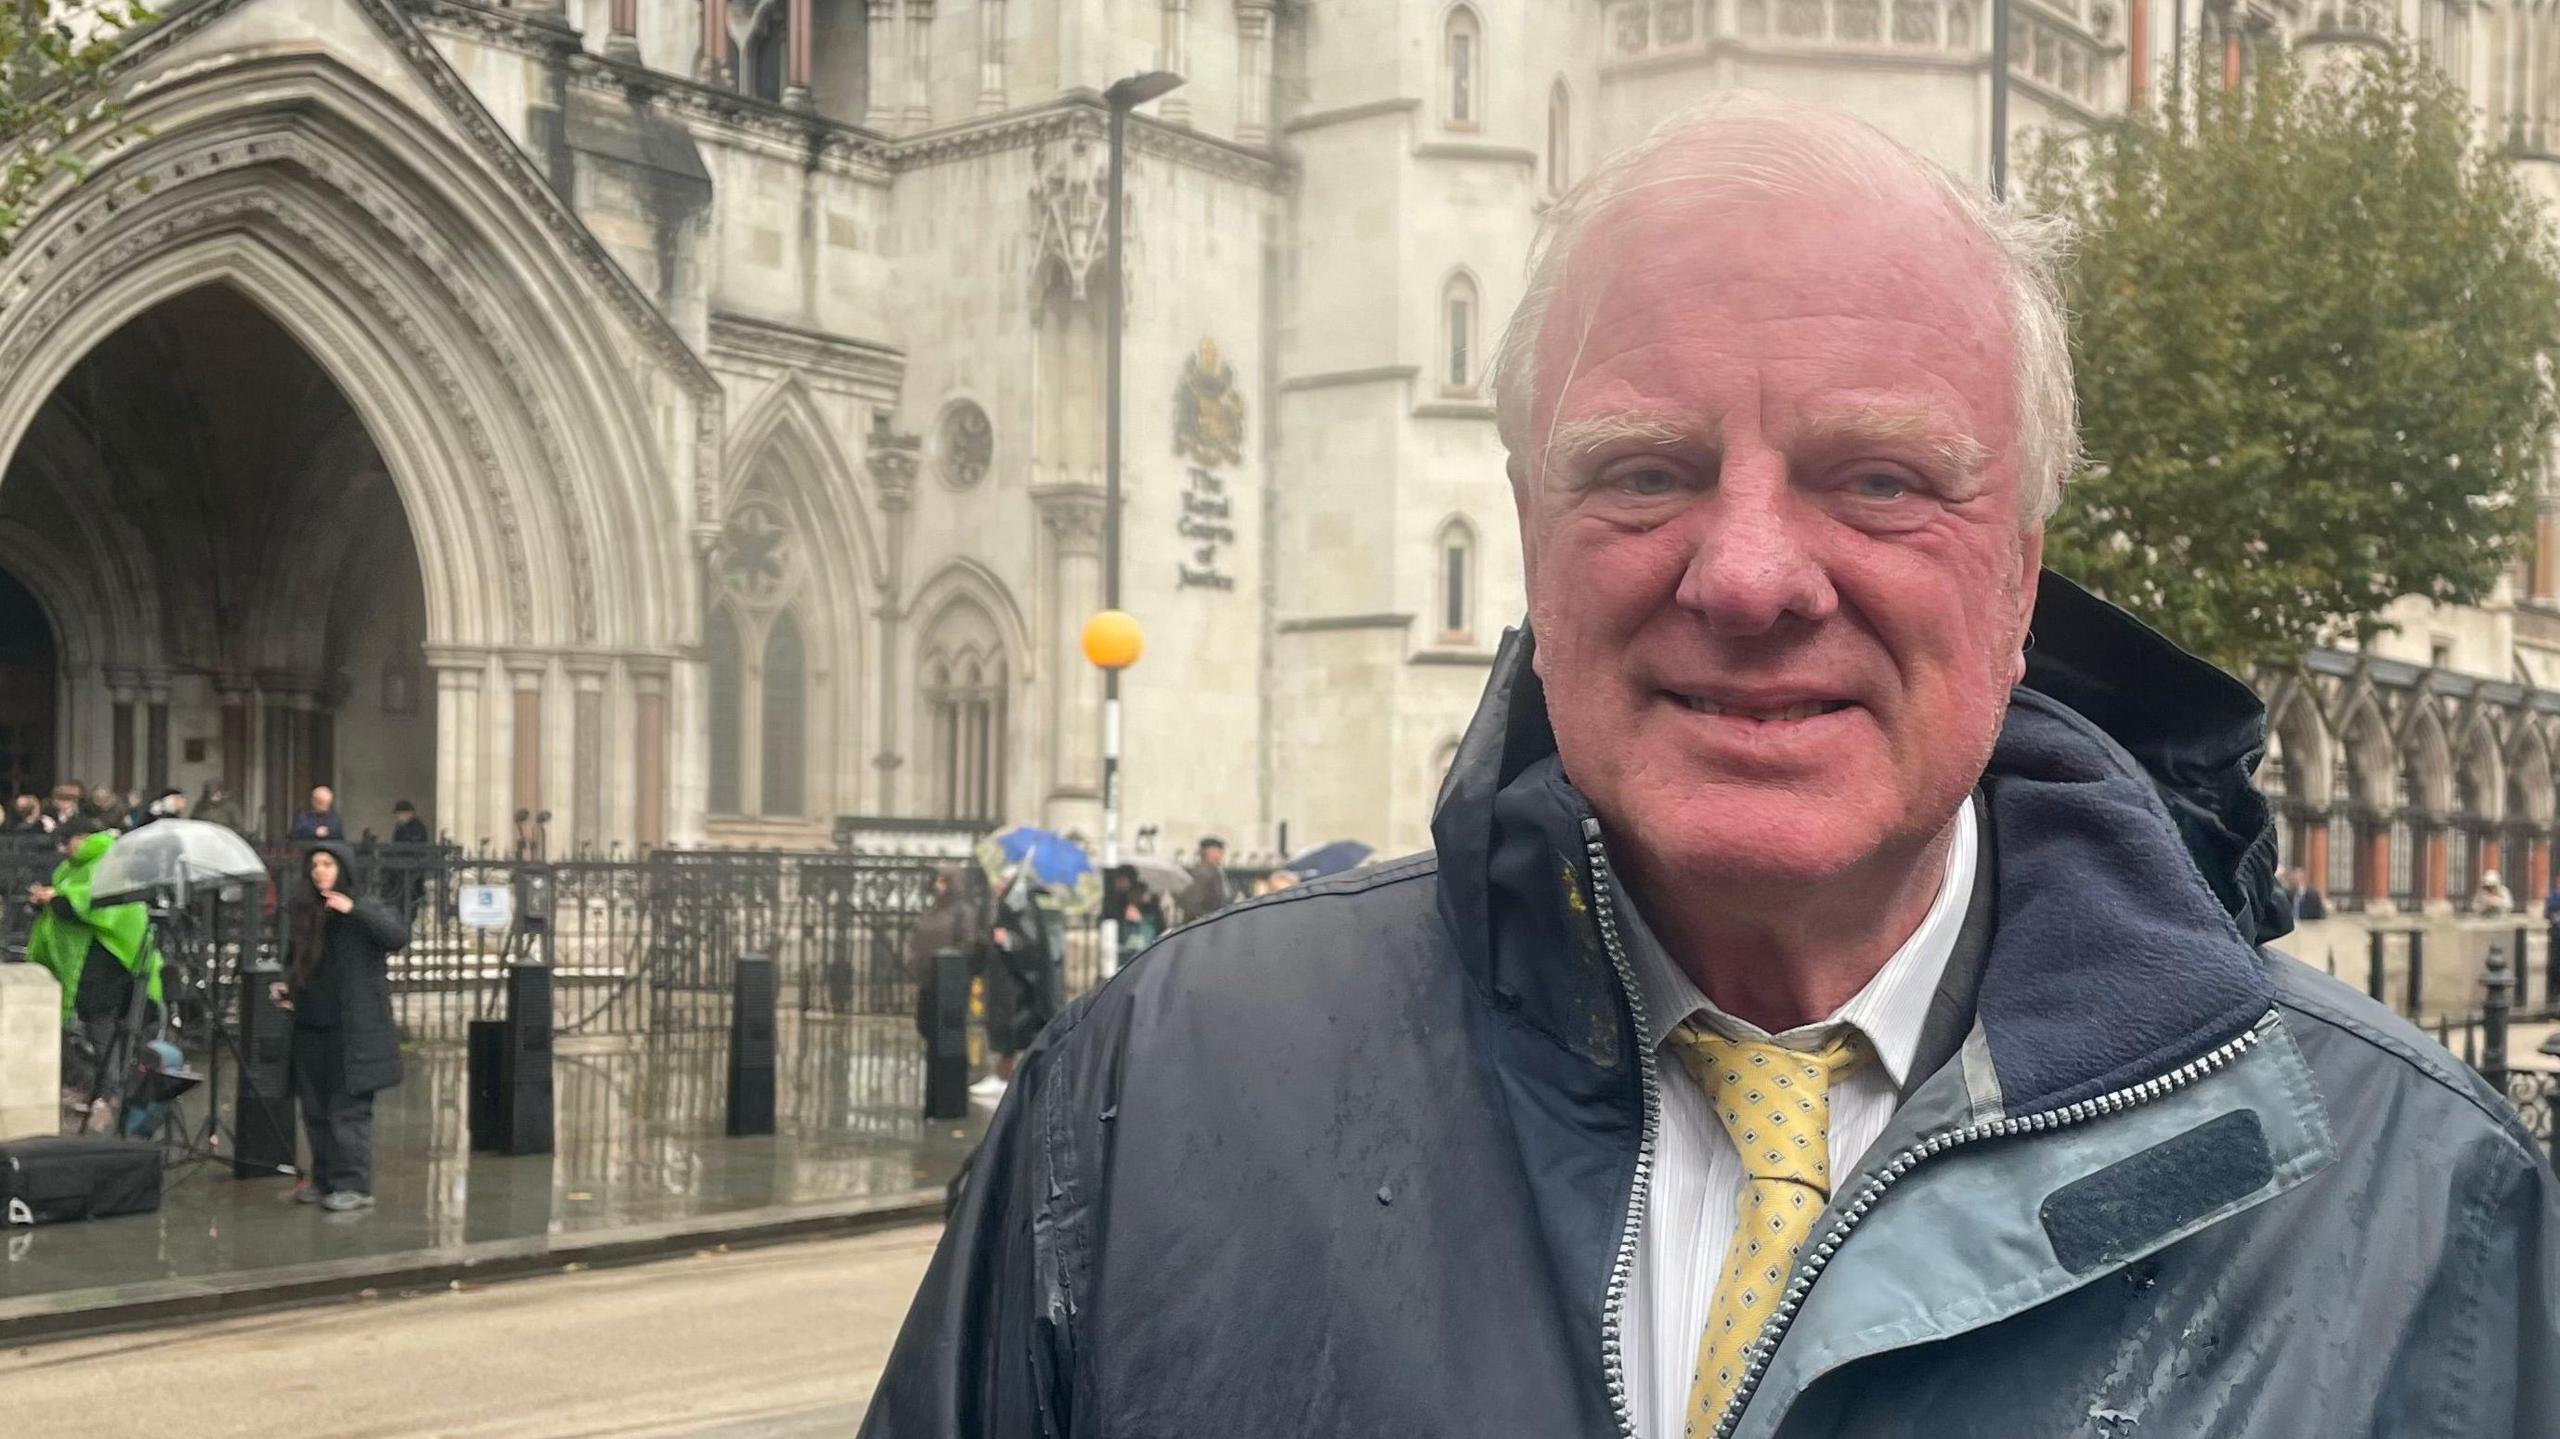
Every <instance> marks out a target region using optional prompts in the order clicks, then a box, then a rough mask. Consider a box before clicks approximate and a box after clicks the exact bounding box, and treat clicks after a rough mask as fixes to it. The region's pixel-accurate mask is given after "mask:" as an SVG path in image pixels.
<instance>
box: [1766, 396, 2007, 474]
mask: <svg viewBox="0 0 2560 1439" xmlns="http://www.w3.org/2000/svg"><path fill="white" fill-rule="evenodd" d="M1795 439H1796V443H1797V444H1803V443H1805V442H1807V441H1817V442H1827V443H1830V444H1856V443H1859V442H1861V441H1864V442H1867V443H1871V444H1894V445H1905V446H1913V447H1917V448H1918V449H1920V450H1921V451H1923V452H1924V453H1926V454H1927V456H1928V457H1929V459H1930V460H1931V461H1933V462H1934V463H1935V464H1936V465H1937V467H1938V468H1939V469H1941V470H1943V471H1945V472H1946V473H1947V474H1948V475H1950V476H1953V477H1956V478H1958V479H1964V480H1978V479H1980V478H1981V477H1982V471H1983V469H1984V467H1985V466H1987V465H1989V464H1990V463H1991V450H1990V448H1989V447H1988V446H1986V445H1984V444H1983V443H1982V442H1981V441H1980V440H1977V439H1975V438H1974V437H1973V436H1971V435H1968V434H1966V433H1964V432H1963V431H1961V430H1958V429H1954V428H1951V427H1950V426H1948V425H1946V424H1945V423H1943V422H1942V421H1940V420H1939V419H1938V418H1937V417H1936V416H1933V415H1931V414H1930V413H1929V412H1928V411H1926V410H1914V409H1905V408H1902V407H1899V406H1894V405H1844V406H1840V407H1837V408H1832V409H1825V410H1818V411H1815V412H1813V413H1810V414H1808V415H1806V416H1805V417H1804V418H1803V419H1802V420H1801V421H1799V422H1798V423H1797V425H1796V436H1795Z"/></svg>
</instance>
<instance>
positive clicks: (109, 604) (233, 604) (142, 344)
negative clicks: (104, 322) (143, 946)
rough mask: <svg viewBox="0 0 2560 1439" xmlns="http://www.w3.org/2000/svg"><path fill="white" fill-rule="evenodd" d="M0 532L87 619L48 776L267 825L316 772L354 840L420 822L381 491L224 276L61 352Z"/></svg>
mask: <svg viewBox="0 0 2560 1439" xmlns="http://www.w3.org/2000/svg"><path fill="white" fill-rule="evenodd" d="M0 534H5V535H8V536H11V537H12V538H13V539H14V540H15V542H16V544H18V545H21V546H25V547H27V548H28V549H30V550H31V551H32V552H33V555H34V556H35V557H37V558H38V559H39V560H40V562H41V565H42V568H43V570H44V572H45V574H46V576H47V577H48V582H49V583H50V584H52V585H53V586H55V587H57V588H64V589H67V590H69V591H70V592H69V593H66V594H63V595H61V596H58V597H55V604H54V605H53V608H54V609H55V610H56V612H58V613H71V614H76V615H81V616H86V617H89V619H90V621H91V624H92V627H93V629H94V631H95V633H94V635H93V643H91V644H90V645H88V646H85V647H84V649H85V653H83V654H82V655H81V656H80V657H79V661H78V663H77V664H76V665H72V664H65V665H62V666H61V667H60V668H61V672H60V675H59V678H60V683H61V684H62V685H63V686H64V687H65V688H66V689H68V690H69V691H70V692H71V694H72V695H73V696H74V703H73V704H72V705H71V706H70V712H71V714H72V716H73V718H72V719H71V721H70V723H69V724H68V726H67V727H66V728H67V730H68V732H67V733H64V734H61V735H59V736H55V737H54V738H55V743H54V745H53V754H52V762H53V763H54V764H55V766H56V767H57V768H59V769H60V770H61V773H60V774H59V775H55V776H48V777H47V781H48V782H49V780H50V779H52V778H74V777H85V778H86V779H88V780H89V781H90V782H93V783H94V782H96V781H98V780H100V779H104V780H106V781H107V782H109V783H111V784H113V785H115V786H116V787H118V788H120V789H124V790H127V791H128V792H132V791H142V792H146V793H156V792H157V791H158V790H159V789H160V788H162V787H164V786H175V787H178V788H182V789H185V790H187V791H188V792H189V793H191V794H192V793H195V792H197V791H198V790H199V789H200V788H201V787H202V786H203V784H204V783H205V782H206V781H208V780H217V779H218V780H221V781H222V782H223V783H224V784H225V785H226V786H227V787H228V788H230V789H231V790H232V792H233V793H234V794H236V795H237V796H239V798H240V799H241V801H242V804H243V806H244V808H245V809H246V810H247V812H248V814H249V816H250V819H251V822H252V824H253V825H254V826H255V827H257V828H259V829H262V830H264V831H266V832H267V833H270V834H274V833H277V832H279V831H280V830H281V829H282V827H283V825H284V823H285V822H286V820H287V819H288V818H289V817H290V816H291V815H292V813H293V812H294V811H295V810H296V809H297V808H299V807H300V805H301V803H302V797H303V794H304V792H305V791H306V790H307V789H308V788H309V787H310V786H311V785H312V784H314V783H320V782H327V783H330V784H332V785H335V786H336V787H337V788H338V790H339V791H340V793H341V796H342V798H341V805H342V807H343V808H344V809H345V811H346V812H347V816H348V824H349V829H350V832H352V833H356V834H362V833H363V832H364V831H365V830H367V829H368V828H370V829H373V830H376V831H379V832H383V833H388V831H389V829H390V826H391V819H390V813H391V807H392V804H393V803H394V801H396V800H399V799H414V800H416V801H417V802H418V803H419V804H420V805H421V806H422V807H427V808H428V809H429V810H430V819H431V820H432V819H433V814H432V806H433V800H434V796H435V793H436V733H435V726H436V716H435V706H434V705H433V703H432V698H431V697H429V700H428V702H425V703H422V702H421V690H422V688H423V686H422V676H423V674H424V669H425V656H424V639H425V633H426V598H425V590H424V585H423V582H422V578H421V574H420V568H419V563H418V555H417V551H416V547H415V545H414V544H413V542H412V540H411V537H410V533H409V526H408V523H407V520H406V518H405V516H404V514H403V511H402V508H401V501H400V497H399V494H398V492H397V491H396V490H395V488H394V486H393V484H392V480H391V476H390V474H389V472H388V470H387V468H386V467H385V465H384V463H383V459H382V456H381V454H380V453H379V452H378V451H377V449H376V447H375V445H374V442H373V439H372V437H371V436H370V435H369V434H368V433H367V431H366V428H365V425H364V423H363V421H362V420H361V419H360V418H359V417H358V416H357V414H356V411H355V409H354V407H353V406H352V405H351V404H350V403H349V401H348V398H347V396H346V395H345V394H344V393H343V392H342V391H341V390H340V389H339V388H338V385H337V384H336V382H335V381H334V380H332V379H331V378H330V376H329V374H328V372H327V371H326V370H325V369H323V368H322V366H321V365H320V364H319V363H318V362H317V361H316V360H314V359H313V358H312V356H311V355H310V353H309V352H308V351H306V350H305V349H304V348H303V347H302V345H301V344H300V343H298V342H297V341H296V340H295V339H294V338H293V336H292V335H290V334H289V333H287V332H286V331H285V329H284V328H283V327H282V326H281V325H279V324H278V323H277V322H276V321H275V320H274V318H273V317H271V316H270V315H269V314H268V313H267V312H266V311H265V310H264V309H262V308H261V307H260V306H259V305H258V304H257V303H256V302H254V301H252V300H251V299H249V298H248V297H247V296H246V295H244V294H242V293H241V292H240V291H239V290H237V289H235V288H233V287H231V286H229V285H226V284H220V283H215V284H208V285H204V286H201V287H198V288H195V289H192V290H188V291H186V292H184V293H181V294H178V295H176V296H174V297H172V298H170V299H167V300H164V301H162V302H160V303H159V304H157V305H154V306H152V307H151V308H149V309H147V310H145V311H143V312H142V313H141V314H139V315H138V316H136V317H134V318H133V319H131V320H129V321H127V322H125V323H124V324H123V325H121V326H119V327H118V328H116V329H115V330H114V331H113V332H112V333H110V334H108V335H107V336H106V338H105V339H103V340H101V341H100V342H99V343H98V344H97V345H96V346H95V347H94V348H93V349H91V350H90V351H89V353H88V354H87V355H85V356H84V357H83V358H81V359H80V360H79V361H78V363H76V364H75V365H73V366H72V367H71V369H70V370H69V371H68V372H67V373H66V374H65V375H64V377H63V379H62V381H61V383H60V384H58V385H57V386H56V387H55V388H54V390H53V392H52V394H51V395H50V396H48V397H47V398H46V400H45V402H44V404H43V405H42V407H41V408H40V409H39V410H38V412H37V414H36V417H35V419H34V421H33V423H32V424H30V426H29V427H28V430H27V433H26V436H25V439H24V440H23V441H22V442H21V443H20V445H19V447H18V449H17V452H16V453H15V454H14V455H13V456H12V457H11V459H10V462H9V465H8V468H7V470H6V472H5V474H0ZM6 604H7V596H6V595H5V593H0V608H4V607H5V606H6Z"/></svg>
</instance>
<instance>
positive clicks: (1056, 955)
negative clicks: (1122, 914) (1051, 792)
mask: <svg viewBox="0 0 2560 1439" xmlns="http://www.w3.org/2000/svg"><path fill="white" fill-rule="evenodd" d="M994 920H995V923H994V926H993V928H992V930H991V931H990V934H989V938H990V941H991V942H990V943H989V945H988V946H987V949H986V953H985V970H984V977H985V981H986V986H985V995H986V1009H987V1015H986V1026H987V1047H988V1048H989V1049H991V1050H993V1051H994V1052H995V1056H996V1067H995V1072H994V1073H993V1074H991V1075H988V1076H987V1077H985V1078H984V1079H981V1080H980V1081H979V1082H978V1084H977V1085H976V1086H972V1087H973V1089H975V1090H976V1091H977V1092H979V1093H981V1094H984V1093H988V1092H993V1091H1001V1090H1002V1089H1003V1088H1004V1086H1005V1085H1006V1084H1007V1083H1010V1082H1011V1081H1012V1079H1013V1072H1014V1065H1015V1062H1016V1060H1017V1058H1018V1056H1020V1055H1021V1053H1022V1052H1023V1051H1024V1050H1026V1049H1029V1048H1030V1047H1031V1044H1032V1041H1034V1040H1036V1039H1038V1038H1039V1037H1040V1031H1041V1030H1043V1029H1045V1028H1047V1027H1048V1024H1049V1021H1050V1020H1052V1019H1055V1018H1057V1017H1058V1011H1059V1010H1060V1009H1062V1008H1064V1007H1065V1004H1066V993H1065V990H1066V984H1065V975H1064V967H1065V959H1066V936H1065V935H1064V934H1063V933H1061V932H1060V929H1059V925H1058V919H1057V916H1056V915H1054V914H1052V913H1051V912H1050V911H1049V908H1048V906H1047V905H1046V904H1045V903H1043V900H1042V892H1041V886H1040V883H1039V881H1038V879H1037V878H1036V877H1034V876H1033V874H1032V872H1031V865H1030V863H1029V862H1028V861H1025V862H1024V863H1021V864H1017V865H1015V866H1014V867H1013V868H1012V870H1011V871H1010V872H1009V873H1008V874H1007V875H1006V877H1005V882H1004V886H1003V889H1002V890H1001V891H1000V892H999V893H998V894H997V896H996V901H995V915H994Z"/></svg>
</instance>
